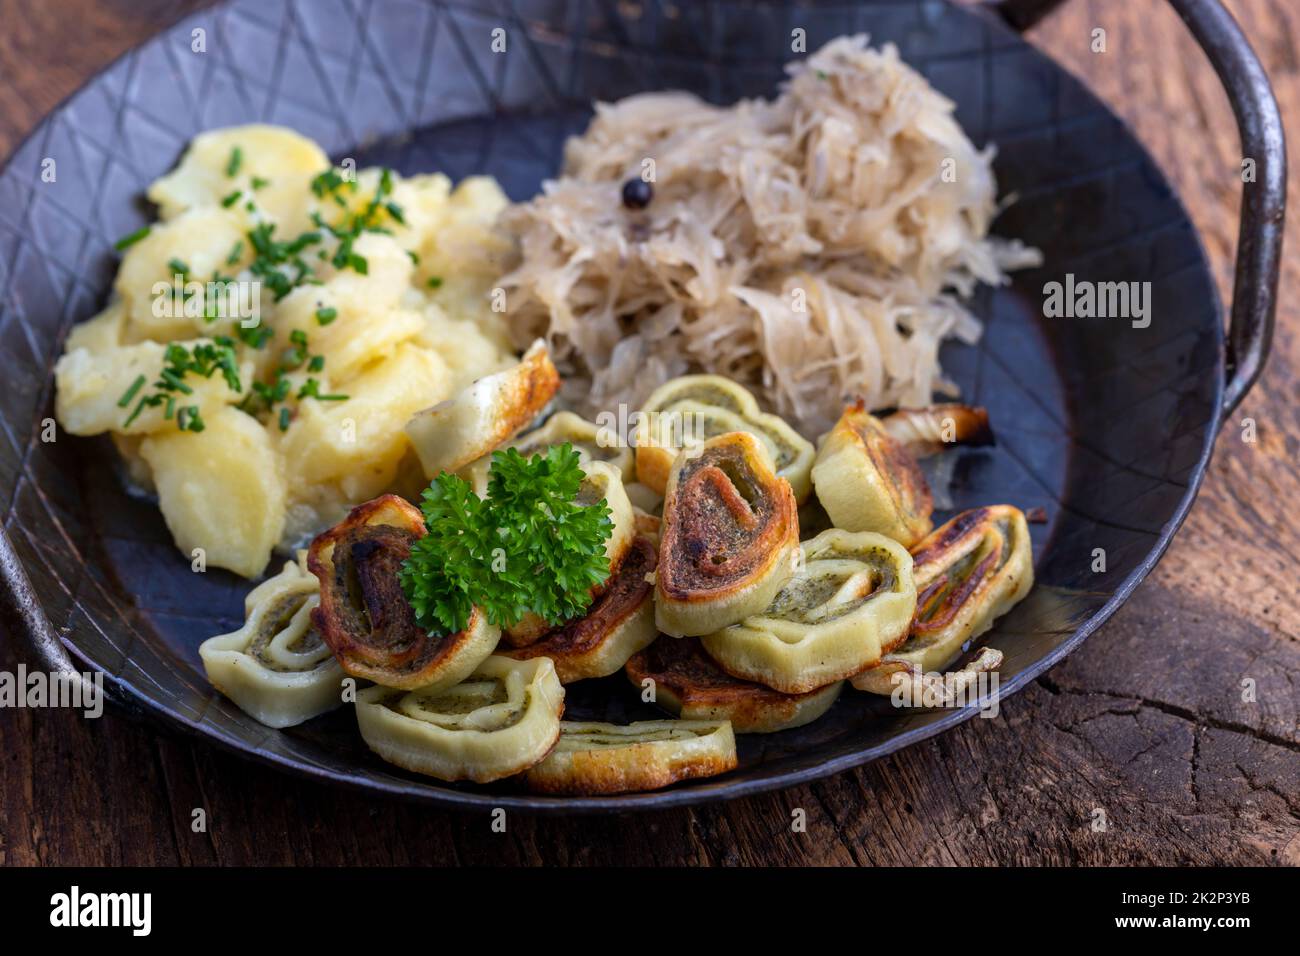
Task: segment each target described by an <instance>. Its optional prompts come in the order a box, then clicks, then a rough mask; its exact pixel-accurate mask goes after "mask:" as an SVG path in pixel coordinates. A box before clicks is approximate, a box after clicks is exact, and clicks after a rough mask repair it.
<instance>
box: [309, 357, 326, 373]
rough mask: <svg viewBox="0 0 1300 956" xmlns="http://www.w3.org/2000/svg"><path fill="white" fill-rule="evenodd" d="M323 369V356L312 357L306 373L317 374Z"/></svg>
mask: <svg viewBox="0 0 1300 956" xmlns="http://www.w3.org/2000/svg"><path fill="white" fill-rule="evenodd" d="M324 367H325V356H323V355H313V356H312V357H311V361H310V362H308V363H307V371H309V372H319V371H320V370H321V369H323V368H324Z"/></svg>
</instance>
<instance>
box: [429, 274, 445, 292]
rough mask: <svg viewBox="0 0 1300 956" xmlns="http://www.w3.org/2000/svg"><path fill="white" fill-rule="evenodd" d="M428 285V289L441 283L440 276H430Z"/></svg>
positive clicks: (434, 287) (437, 286)
mask: <svg viewBox="0 0 1300 956" xmlns="http://www.w3.org/2000/svg"><path fill="white" fill-rule="evenodd" d="M428 285H429V288H430V289H437V288H439V287H440V286H441V285H442V278H441V277H440V276H430V277H429V282H428Z"/></svg>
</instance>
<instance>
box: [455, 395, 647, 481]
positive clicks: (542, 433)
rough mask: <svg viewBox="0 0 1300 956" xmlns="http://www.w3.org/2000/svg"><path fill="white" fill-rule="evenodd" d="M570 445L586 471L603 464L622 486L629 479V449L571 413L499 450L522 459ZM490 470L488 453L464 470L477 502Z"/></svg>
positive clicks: (555, 417)
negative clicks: (508, 450) (509, 450)
mask: <svg viewBox="0 0 1300 956" xmlns="http://www.w3.org/2000/svg"><path fill="white" fill-rule="evenodd" d="M566 444H567V445H572V446H573V450H574V451H576V452H577V453H578V461H579V463H580V464H581V465H582V467H583V470H586V468H587V465H588V464H589V463H591V462H597V461H598V462H604V463H605V464H608V465H610V466H612V467H614V468H616V469H617V470H618V472H619V478H620V479H621V480H622V481H623V482H625V483H626V482H630V481H631V480H632V477H633V467H634V465H633V461H632V449H631V448H628V447H627V446H626V445H625V444H621V443H620V441H619V438H618V435H617V434H616V433H614V432H612V431H610V430H607V429H604V428H601V427H600V426H599V425H597V424H596V423H595V422H589V421H587V420H586V419H585V418H583V417H581V416H580V415H575V414H573V412H556V413H555V414H554V415H552V416H551V417H550V418H548V419H547V420H546V424H544V425H543V426H542V427H541V428H535V429H533V430H532V431H530V432H527V433H525V434H523V435H520V436H519V437H518V438H516V439H515V440H514V441H511V442H507V443H506V444H505V445H504V446H503V447H505V448H514V449H515V450H517V451H518V452H519V454H521V455H523V456H524V457H525V458H531V457H532V456H533V455H544V454H546V451H547V449H548V448H553V447H555V446H556V445H566ZM491 468H492V455H491V453H489V454H486V455H484V456H483V457H482V458H480V459H478V460H477V461H475V462H473V463H472V464H470V465H468V466H466V468H465V470H464V476H465V478H466V479H467V480H468V481H469V483H470V485H471V486H472V487H473V488H474V493H475V494H477V495H478V496H479V497H480V498H481V497H483V495H485V494H486V493H487V486H488V474H489V473H490V471H491Z"/></svg>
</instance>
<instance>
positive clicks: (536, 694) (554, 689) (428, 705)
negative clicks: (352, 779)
mask: <svg viewBox="0 0 1300 956" xmlns="http://www.w3.org/2000/svg"><path fill="white" fill-rule="evenodd" d="M562 713H564V688H563V687H561V686H560V681H559V679H558V678H557V677H556V676H555V668H554V666H553V665H552V664H551V662H550V661H549V660H547V659H546V658H545V657H539V658H537V659H536V660H531V661H511V660H507V659H506V658H504V657H498V656H496V655H493V656H491V657H489V658H488V659H487V660H485V661H483V663H482V664H480V665H479V666H478V669H477V670H475V671H474V673H472V674H471V675H469V677H468V678H466V679H465V681H463V682H462V683H459V684H457V685H455V686H454V687H448V688H445V689H443V690H430V689H429V688H427V687H426V688H420V689H418V690H413V691H402V690H394V689H392V688H389V687H368V688H366V689H365V690H363V691H361V692H360V693H359V694H357V725H358V726H359V727H360V729H361V736H362V737H363V738H364V739H365V741H366V745H367V746H368V747H370V749H371V750H373V751H374V752H375V753H377V754H379V756H381V757H383V758H384V759H385V760H387V761H388V762H389V763H392V764H396V765H397V766H399V767H404V768H405V769H407V770H412V771H414V772H416V773H422V774H427V775H428V776H430V777H437V778H438V779H439V780H446V781H449V782H451V781H456V780H472V781H474V782H475V783H490V782H491V781H493V780H500V779H501V778H502V777H509V776H511V775H513V774H516V773H519V772H520V771H521V770H526V769H528V768H529V767H531V766H532V765H533V764H535V763H537V762H538V761H539V760H541V759H542V758H543V757H545V756H546V754H547V753H548V752H549V751H550V750H551V748H552V747H553V746H555V741H556V739H557V738H558V737H559V736H560V715H561V714H562Z"/></svg>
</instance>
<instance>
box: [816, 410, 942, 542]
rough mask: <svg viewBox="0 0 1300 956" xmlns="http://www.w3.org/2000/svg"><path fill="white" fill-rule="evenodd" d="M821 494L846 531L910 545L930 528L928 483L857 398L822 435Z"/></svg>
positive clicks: (818, 477) (833, 519) (818, 479)
mask: <svg viewBox="0 0 1300 956" xmlns="http://www.w3.org/2000/svg"><path fill="white" fill-rule="evenodd" d="M812 480H813V487H815V488H816V489H817V498H818V500H819V501H821V503H822V507H824V508H825V509H826V513H827V514H828V515H830V518H831V522H832V523H833V524H834V525H835V527H837V528H841V529H843V530H845V531H875V532H877V533H879V534H883V535H887V536H889V537H891V538H893V539H894V540H895V541H897V542H899V543H900V544H902V545H903V546H904V547H911V546H912V545H914V544H916V542H918V541H920V540H921V539H922V538H923V537H925V536H926V535H927V534H928V533H929V531H930V528H931V521H930V512H931V509H932V508H933V502H932V500H931V498H930V486H929V485H927V484H926V483H925V476H924V475H922V474H921V469H920V468H919V467H918V466H917V464H916V460H915V459H914V458H913V457H912V456H911V455H910V454H908V452H907V449H905V448H904V447H903V445H902V444H901V443H899V442H898V441H897V440H895V439H894V438H893V437H891V436H890V434H889V432H888V431H886V430H885V428H884V426H883V425H881V423H880V420H879V419H877V418H875V417H874V416H872V415H869V414H867V412H866V410H865V409H864V408H863V407H862V403H861V402H859V403H858V404H856V405H850V406H849V407H848V408H846V409H844V414H843V415H841V416H840V420H839V421H838V422H836V423H835V427H834V428H832V429H831V430H830V431H829V432H828V433H827V434H826V436H825V437H824V438H823V439H822V443H821V447H820V448H819V449H818V451H817V461H816V463H815V464H814V465H813V469H812Z"/></svg>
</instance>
